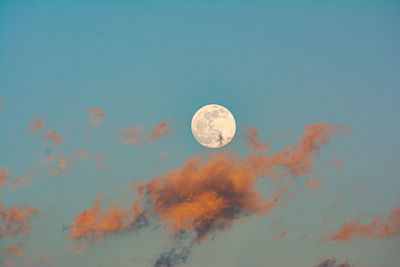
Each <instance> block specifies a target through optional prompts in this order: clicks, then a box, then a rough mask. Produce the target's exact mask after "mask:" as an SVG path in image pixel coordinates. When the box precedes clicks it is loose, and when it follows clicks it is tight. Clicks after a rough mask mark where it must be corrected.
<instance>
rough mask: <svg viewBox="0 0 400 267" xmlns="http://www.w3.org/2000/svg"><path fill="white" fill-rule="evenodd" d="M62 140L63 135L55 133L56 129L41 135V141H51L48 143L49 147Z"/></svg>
mask: <svg viewBox="0 0 400 267" xmlns="http://www.w3.org/2000/svg"><path fill="white" fill-rule="evenodd" d="M63 140H64V137H63V136H60V135H57V132H56V131H53V132H50V133H49V134H46V135H45V136H44V137H43V141H45V142H46V141H52V143H50V147H54V146H56V145H58V144H60V143H61V142H62V141H63Z"/></svg>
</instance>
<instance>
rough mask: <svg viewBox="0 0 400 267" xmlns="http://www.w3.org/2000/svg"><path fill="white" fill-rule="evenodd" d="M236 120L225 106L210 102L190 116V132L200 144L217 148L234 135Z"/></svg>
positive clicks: (226, 142) (225, 143)
mask: <svg viewBox="0 0 400 267" xmlns="http://www.w3.org/2000/svg"><path fill="white" fill-rule="evenodd" d="M235 131H236V122H235V118H234V117H233V115H232V113H231V112H230V111H229V110H228V109H227V108H225V107H223V106H220V105H216V104H211V105H206V106H204V107H202V108H200V109H199V110H198V111H197V112H196V113H195V114H194V116H193V118H192V133H193V136H194V138H195V139H196V140H197V142H199V143H200V144H201V145H203V146H205V147H208V148H219V147H223V146H225V145H227V144H228V143H229V142H230V141H231V140H232V139H233V137H234V136H235Z"/></svg>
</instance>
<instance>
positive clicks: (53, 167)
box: [42, 150, 103, 176]
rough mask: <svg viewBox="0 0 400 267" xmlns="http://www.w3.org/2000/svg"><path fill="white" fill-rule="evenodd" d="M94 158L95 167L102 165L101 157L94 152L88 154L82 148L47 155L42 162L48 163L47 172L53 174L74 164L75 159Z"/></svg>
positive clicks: (58, 173)
mask: <svg viewBox="0 0 400 267" xmlns="http://www.w3.org/2000/svg"><path fill="white" fill-rule="evenodd" d="M90 159H95V160H96V162H97V164H96V168H99V167H101V166H103V162H102V161H103V157H102V156H101V157H100V156H97V155H96V154H89V153H88V152H86V151H84V150H75V151H74V153H73V154H71V155H67V154H54V155H49V156H47V157H46V158H45V159H43V160H42V163H46V164H48V173H49V174H50V175H53V176H58V175H60V174H63V173H64V172H66V171H67V170H68V168H70V167H72V166H74V165H75V164H76V161H77V160H90Z"/></svg>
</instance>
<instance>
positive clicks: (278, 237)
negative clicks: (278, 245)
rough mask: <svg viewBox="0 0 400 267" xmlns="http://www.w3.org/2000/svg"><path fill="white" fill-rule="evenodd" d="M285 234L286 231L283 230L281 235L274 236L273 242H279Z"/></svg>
mask: <svg viewBox="0 0 400 267" xmlns="http://www.w3.org/2000/svg"><path fill="white" fill-rule="evenodd" d="M286 234H287V229H285V230H283V231H282V232H281V233H279V234H278V235H276V236H275V237H274V240H281V239H282V238H284V237H285V236H286Z"/></svg>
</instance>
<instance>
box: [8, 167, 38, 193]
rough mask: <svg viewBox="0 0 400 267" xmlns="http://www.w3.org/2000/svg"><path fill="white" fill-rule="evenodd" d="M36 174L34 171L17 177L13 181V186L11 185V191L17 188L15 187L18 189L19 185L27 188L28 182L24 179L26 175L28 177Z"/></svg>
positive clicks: (25, 172) (28, 171)
mask: <svg viewBox="0 0 400 267" xmlns="http://www.w3.org/2000/svg"><path fill="white" fill-rule="evenodd" d="M36 173H37V171H35V170H27V171H24V172H23V173H22V175H21V176H19V177H17V178H16V179H15V180H14V182H13V184H12V185H11V190H14V189H15V188H17V187H19V186H21V185H25V186H28V185H29V180H27V179H26V178H25V177H26V176H27V175H29V174H32V175H33V174H36Z"/></svg>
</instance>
